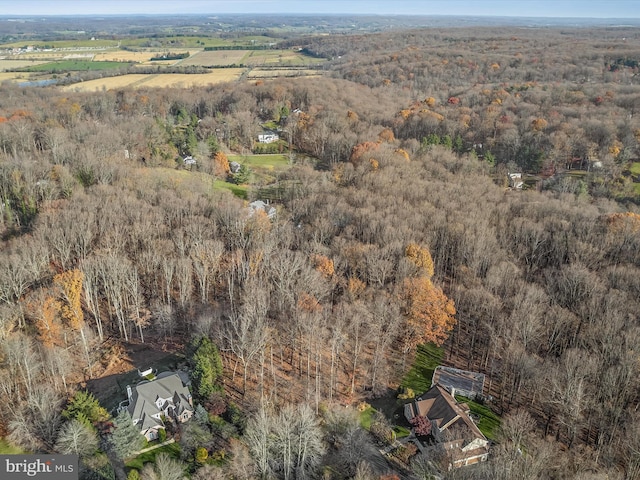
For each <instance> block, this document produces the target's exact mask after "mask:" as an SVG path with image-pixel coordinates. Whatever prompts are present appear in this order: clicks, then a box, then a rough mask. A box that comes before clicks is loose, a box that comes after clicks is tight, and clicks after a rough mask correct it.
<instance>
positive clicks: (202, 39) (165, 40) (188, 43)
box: [120, 35, 273, 51]
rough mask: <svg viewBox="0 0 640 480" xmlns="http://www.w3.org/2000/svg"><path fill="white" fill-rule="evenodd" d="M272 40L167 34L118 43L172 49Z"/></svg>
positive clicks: (255, 37)
mask: <svg viewBox="0 0 640 480" xmlns="http://www.w3.org/2000/svg"><path fill="white" fill-rule="evenodd" d="M270 42H273V38H272V37H265V36H260V35H249V36H246V37H239V38H235V39H222V38H216V37H206V36H182V35H180V36H167V37H161V38H135V39H125V40H123V41H122V42H121V43H120V44H121V45H122V46H130V47H150V48H157V47H162V48H168V49H171V50H172V51H173V50H175V49H176V48H189V49H191V48H202V47H223V46H248V45H263V44H267V43H270Z"/></svg>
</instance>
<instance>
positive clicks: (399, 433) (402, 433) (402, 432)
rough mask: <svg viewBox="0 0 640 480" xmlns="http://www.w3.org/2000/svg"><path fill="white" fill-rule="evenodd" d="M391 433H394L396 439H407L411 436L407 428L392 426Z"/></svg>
mask: <svg viewBox="0 0 640 480" xmlns="http://www.w3.org/2000/svg"><path fill="white" fill-rule="evenodd" d="M393 431H394V432H396V438H404V437H408V436H409V435H410V434H411V430H409V429H408V428H407V427H402V426H400V425H396V426H394V427H393Z"/></svg>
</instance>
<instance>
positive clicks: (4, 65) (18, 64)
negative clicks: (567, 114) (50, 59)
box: [0, 59, 47, 72]
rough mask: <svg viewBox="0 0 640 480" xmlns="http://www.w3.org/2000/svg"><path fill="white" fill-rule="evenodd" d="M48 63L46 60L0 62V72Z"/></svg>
mask: <svg viewBox="0 0 640 480" xmlns="http://www.w3.org/2000/svg"><path fill="white" fill-rule="evenodd" d="M43 63H47V61H46V60H6V59H2V60H0V71H2V72H4V71H6V70H14V69H16V68H24V67H31V66H35V65H40V64H43Z"/></svg>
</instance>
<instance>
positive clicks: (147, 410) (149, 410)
mask: <svg viewBox="0 0 640 480" xmlns="http://www.w3.org/2000/svg"><path fill="white" fill-rule="evenodd" d="M127 396H128V397H129V407H128V410H129V413H130V414H131V418H132V419H133V424H134V425H136V426H137V427H138V428H139V429H140V433H141V434H142V435H144V436H145V438H146V439H147V440H155V439H156V438H158V431H159V430H161V429H164V423H163V422H162V417H163V416H164V417H166V418H171V419H173V420H175V421H176V422H180V423H184V422H186V421H188V420H189V419H190V418H191V417H192V416H193V413H194V408H193V400H192V398H191V392H189V388H188V387H187V386H186V385H185V383H184V382H183V381H182V378H181V377H180V375H179V374H177V373H175V372H163V373H161V374H159V375H158V376H157V377H156V378H155V379H154V380H151V381H143V382H141V383H139V384H138V385H136V386H134V387H131V386H127Z"/></svg>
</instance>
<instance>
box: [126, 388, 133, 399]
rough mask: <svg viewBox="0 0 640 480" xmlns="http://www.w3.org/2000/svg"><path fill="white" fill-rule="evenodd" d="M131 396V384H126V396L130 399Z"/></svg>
mask: <svg viewBox="0 0 640 480" xmlns="http://www.w3.org/2000/svg"><path fill="white" fill-rule="evenodd" d="M131 397H133V392H132V391H131V385H127V398H128V399H129V401H131Z"/></svg>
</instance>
